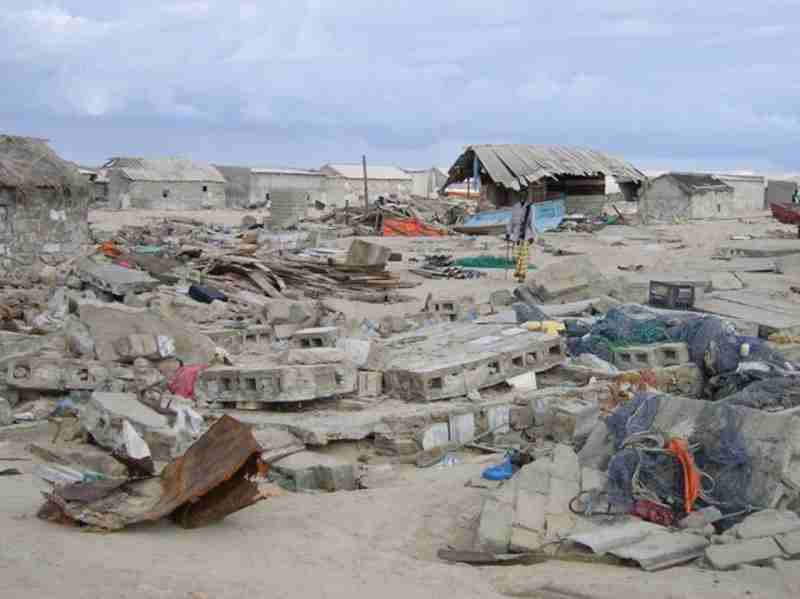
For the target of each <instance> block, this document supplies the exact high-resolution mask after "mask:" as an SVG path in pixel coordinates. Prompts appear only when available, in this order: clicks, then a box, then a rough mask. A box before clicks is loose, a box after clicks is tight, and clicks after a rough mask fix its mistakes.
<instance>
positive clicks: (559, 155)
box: [445, 144, 645, 214]
mask: <svg viewBox="0 0 800 599" xmlns="http://www.w3.org/2000/svg"><path fill="white" fill-rule="evenodd" d="M608 175H610V176H612V177H614V178H615V179H616V181H617V183H618V184H619V187H620V191H621V192H622V194H623V196H624V197H625V199H626V200H635V199H638V194H639V188H640V186H641V183H642V181H644V179H645V176H644V174H643V173H642V172H641V171H639V170H638V169H637V168H635V167H634V166H633V165H631V164H629V163H627V162H625V161H623V160H620V159H618V158H615V157H613V156H609V155H607V154H603V153H602V152H597V151H595V150H589V149H586V148H577V147H571V146H529V145H516V144H503V145H475V146H468V147H467V148H466V150H464V152H463V153H462V154H461V156H459V157H458V159H457V160H456V161H455V163H454V164H453V166H452V167H450V171H449V174H448V178H447V181H446V183H445V187H446V186H447V185H450V184H451V183H460V182H461V181H465V180H466V179H472V180H473V181H477V182H478V183H479V188H480V189H479V191H480V202H481V204H483V205H486V204H490V205H494V206H497V207H503V206H510V205H511V204H512V203H513V202H514V200H515V199H517V198H519V197H520V196H527V197H529V198H531V199H532V200H533V201H535V202H544V201H547V200H553V199H564V201H565V206H566V211H567V212H570V213H574V212H581V213H584V214H600V213H601V212H602V209H603V206H604V204H605V201H606V196H605V192H606V182H605V178H606V176H608Z"/></svg>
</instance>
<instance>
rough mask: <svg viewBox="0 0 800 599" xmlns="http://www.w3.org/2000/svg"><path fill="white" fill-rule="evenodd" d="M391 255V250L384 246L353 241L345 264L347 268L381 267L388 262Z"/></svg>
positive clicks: (360, 240) (359, 240) (358, 240)
mask: <svg viewBox="0 0 800 599" xmlns="http://www.w3.org/2000/svg"><path fill="white" fill-rule="evenodd" d="M391 253H392V250H391V248H387V247H386V246H383V245H378V244H377V243H369V242H367V241H364V240H362V239H355V240H353V242H352V243H351V244H350V249H348V250H347V258H346V263H347V265H348V266H375V267H383V266H385V265H386V263H387V262H388V261H389V256H390V255H391Z"/></svg>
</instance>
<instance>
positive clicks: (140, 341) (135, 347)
mask: <svg viewBox="0 0 800 599" xmlns="http://www.w3.org/2000/svg"><path fill="white" fill-rule="evenodd" d="M113 345H114V351H116V352H117V355H118V356H119V359H120V361H121V362H133V361H134V360H135V359H136V358H147V359H148V360H164V359H166V358H172V357H173V356H174V355H175V340H174V339H172V338H171V337H167V336H166V335H150V334H140V333H133V334H131V335H125V336H124V337H121V338H119V339H117V340H116V341H115V342H114V344H113Z"/></svg>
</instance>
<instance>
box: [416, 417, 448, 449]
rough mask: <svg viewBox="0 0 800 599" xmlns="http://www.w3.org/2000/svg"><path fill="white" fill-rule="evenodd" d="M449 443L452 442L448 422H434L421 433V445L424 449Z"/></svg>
mask: <svg viewBox="0 0 800 599" xmlns="http://www.w3.org/2000/svg"><path fill="white" fill-rule="evenodd" d="M448 443H450V427H449V426H448V424H447V423H446V422H438V423H436V424H433V425H431V426H429V427H428V428H427V429H426V430H425V431H423V433H422V434H421V435H420V446H421V447H422V450H423V451H429V450H431V449H434V448H436V447H444V446H445V445H447V444H448Z"/></svg>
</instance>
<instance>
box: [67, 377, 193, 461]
mask: <svg viewBox="0 0 800 599" xmlns="http://www.w3.org/2000/svg"><path fill="white" fill-rule="evenodd" d="M126 421H127V422H129V423H130V424H131V426H133V428H134V429H135V430H136V432H137V433H138V434H139V435H140V436H141V438H142V439H143V440H144V441H145V443H147V445H148V446H149V448H150V452H151V455H152V457H153V460H155V461H162V462H168V461H170V460H171V459H173V458H175V457H177V456H178V455H180V453H179V452H180V451H181V450H182V447H180V443H179V439H178V434H177V433H176V432H175V431H173V430H172V428H170V423H169V420H168V419H167V417H166V416H163V415H161V414H159V413H158V412H156V411H155V410H153V409H151V408H149V407H148V406H146V405H144V404H143V403H141V402H140V401H139V400H138V399H137V397H136V395H135V394H133V393H100V392H95V393H92V397H91V399H90V400H89V401H88V402H86V403H85V404H82V405H81V406H80V422H81V425H82V426H83V428H84V429H85V430H86V432H88V433H89V434H90V435H91V436H92V438H93V439H94V440H95V442H96V443H97V444H98V445H100V446H101V447H105V448H106V449H110V450H117V449H119V448H120V447H121V445H122V441H121V434H122V427H123V423H124V422H126Z"/></svg>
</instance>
